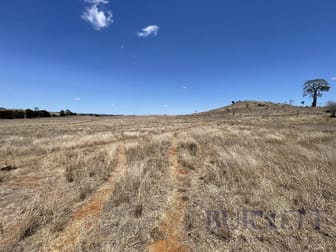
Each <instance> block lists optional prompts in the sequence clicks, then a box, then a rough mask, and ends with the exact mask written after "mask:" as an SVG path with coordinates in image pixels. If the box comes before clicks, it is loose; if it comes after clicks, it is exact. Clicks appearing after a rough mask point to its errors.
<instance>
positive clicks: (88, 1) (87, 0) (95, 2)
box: [84, 0, 109, 5]
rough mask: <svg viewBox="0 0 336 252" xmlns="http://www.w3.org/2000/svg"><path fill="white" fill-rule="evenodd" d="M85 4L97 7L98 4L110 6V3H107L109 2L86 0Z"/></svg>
mask: <svg viewBox="0 0 336 252" xmlns="http://www.w3.org/2000/svg"><path fill="white" fill-rule="evenodd" d="M84 2H86V3H90V4H95V5H97V4H108V3H109V1H107V0H84Z"/></svg>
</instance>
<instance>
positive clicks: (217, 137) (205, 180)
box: [0, 102, 336, 251]
mask: <svg viewBox="0 0 336 252" xmlns="http://www.w3.org/2000/svg"><path fill="white" fill-rule="evenodd" d="M247 104H249V105H248V106H247ZM233 112H234V113H233ZM0 131H1V133H2V134H1V136H0V143H1V145H0V167H15V168H16V169H3V170H1V171H0V250H2V251H48V250H56V251H57V250H58V251H66V250H67V251H216V250H217V251H304V250H305V251H333V249H334V244H335V243H336V237H335V233H336V232H335V231H336V228H335V227H336V225H335V224H336V215H335V205H336V169H335V167H336V155H335V153H336V152H335V150H336V134H335V132H336V123H335V120H334V119H333V118H330V116H329V115H328V114H324V113H323V112H322V110H319V109H307V108H296V107H291V106H286V105H276V104H271V103H260V102H244V103H238V104H235V105H233V106H230V107H227V108H224V109H219V110H215V111H212V112H210V113H202V114H197V115H192V116H179V117H116V118H90V117H73V118H50V119H36V120H13V121H10V120H3V121H0ZM121 167H123V168H122V169H121ZM244 210H245V212H246V211H249V212H246V213H247V214H248V219H247V220H248V221H247V226H244V223H243V222H242V221H243V218H244V215H243V214H244ZM291 210H295V211H296V212H295V215H293V214H290V213H289V211H291ZM312 210H320V211H321V213H322V215H321V220H320V230H316V229H314V221H315V218H314V217H315V216H314V215H313V212H311V211H312ZM252 211H254V214H255V216H254V217H253V220H252V215H251V213H252ZM209 213H211V216H210V215H209ZM225 214H226V217H227V219H226V220H227V224H228V225H229V227H228V226H225V225H224V222H223V221H224V217H225ZM237 214H239V216H240V224H239V226H238V228H234V226H235V225H236V222H237ZM274 214H275V215H274ZM280 214H283V215H284V216H285V217H284V220H285V222H284V220H282V219H281V218H280V217H281V216H280ZM298 214H301V215H302V216H303V218H304V222H303V226H302V227H301V229H298V228H297V226H298V223H297V215H298ZM216 215H218V219H216ZM209 216H210V217H211V218H209ZM282 221H283V222H284V223H285V226H284V227H283V228H282V227H281V225H282V224H284V223H282ZM271 224H272V225H271ZM270 225H271V226H270ZM271 227H273V228H271ZM275 227H276V228H275ZM290 227H292V228H290Z"/></svg>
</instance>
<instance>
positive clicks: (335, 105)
mask: <svg viewBox="0 0 336 252" xmlns="http://www.w3.org/2000/svg"><path fill="white" fill-rule="evenodd" d="M328 111H329V112H330V113H331V114H330V117H336V102H334V101H329V102H328Z"/></svg>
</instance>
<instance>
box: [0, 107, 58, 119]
mask: <svg viewBox="0 0 336 252" xmlns="http://www.w3.org/2000/svg"><path fill="white" fill-rule="evenodd" d="M37 117H51V115H50V113H49V112H48V111H46V110H31V109H26V110H12V109H2V110H0V119H20V118H21V119H23V118H37Z"/></svg>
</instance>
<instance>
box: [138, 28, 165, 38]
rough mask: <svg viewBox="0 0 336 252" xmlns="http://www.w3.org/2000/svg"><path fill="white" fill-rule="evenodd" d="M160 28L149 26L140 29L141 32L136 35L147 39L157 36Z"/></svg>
mask: <svg viewBox="0 0 336 252" xmlns="http://www.w3.org/2000/svg"><path fill="white" fill-rule="evenodd" d="M159 29H160V27H159V26H157V25H149V26H147V27H145V28H142V29H141V31H139V32H138V33H137V35H138V36H139V37H143V38H147V37H149V36H150V35H153V36H157V35H158V33H159Z"/></svg>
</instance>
